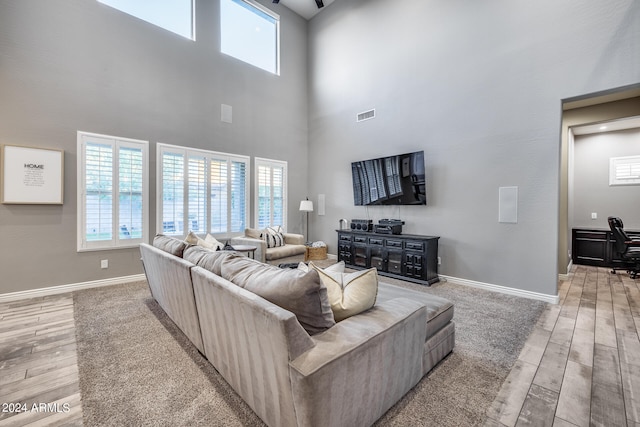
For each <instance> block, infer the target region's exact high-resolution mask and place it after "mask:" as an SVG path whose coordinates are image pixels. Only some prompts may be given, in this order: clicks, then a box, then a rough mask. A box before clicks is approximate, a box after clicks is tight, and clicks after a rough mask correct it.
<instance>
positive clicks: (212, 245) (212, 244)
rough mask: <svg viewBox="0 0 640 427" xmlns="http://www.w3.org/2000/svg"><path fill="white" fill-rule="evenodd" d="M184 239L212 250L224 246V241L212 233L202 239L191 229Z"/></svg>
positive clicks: (191, 243)
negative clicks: (220, 240)
mask: <svg viewBox="0 0 640 427" xmlns="http://www.w3.org/2000/svg"><path fill="white" fill-rule="evenodd" d="M184 241H185V242H186V243H189V244H190V245H196V246H201V247H203V248H206V249H210V250H212V251H215V250H218V248H222V247H223V246H224V244H223V243H221V242H219V241H218V240H217V239H216V238H215V237H213V236H212V235H211V234H207V236H206V237H205V238H204V239H202V238H200V237H199V236H198V235H197V234H196V233H194V232H193V231H190V232H189V234H187V237H185V238H184Z"/></svg>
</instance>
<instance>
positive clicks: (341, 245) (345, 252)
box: [338, 233, 353, 265]
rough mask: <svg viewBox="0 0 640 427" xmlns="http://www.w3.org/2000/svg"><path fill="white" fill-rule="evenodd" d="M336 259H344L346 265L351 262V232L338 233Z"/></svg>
mask: <svg viewBox="0 0 640 427" xmlns="http://www.w3.org/2000/svg"><path fill="white" fill-rule="evenodd" d="M338 261H344V263H345V264H347V265H349V264H353V253H352V251H351V234H346V233H338Z"/></svg>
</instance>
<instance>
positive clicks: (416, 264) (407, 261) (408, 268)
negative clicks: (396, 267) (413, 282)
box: [404, 251, 426, 280]
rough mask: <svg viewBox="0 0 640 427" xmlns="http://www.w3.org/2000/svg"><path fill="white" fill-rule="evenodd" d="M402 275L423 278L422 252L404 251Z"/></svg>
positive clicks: (423, 259)
mask: <svg viewBox="0 0 640 427" xmlns="http://www.w3.org/2000/svg"><path fill="white" fill-rule="evenodd" d="M404 268H405V270H404V275H405V276H407V277H413V278H414V279H420V280H422V279H424V272H425V270H426V269H425V257H424V254H423V253H422V252H408V251H407V252H405V253H404Z"/></svg>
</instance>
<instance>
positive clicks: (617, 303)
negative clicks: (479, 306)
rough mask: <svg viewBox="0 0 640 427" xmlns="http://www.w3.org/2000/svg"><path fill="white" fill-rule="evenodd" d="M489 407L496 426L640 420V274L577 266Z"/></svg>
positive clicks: (488, 425)
mask: <svg viewBox="0 0 640 427" xmlns="http://www.w3.org/2000/svg"><path fill="white" fill-rule="evenodd" d="M572 272H573V274H572V275H571V276H570V279H569V280H566V281H561V282H560V286H559V296H560V304H558V305H550V306H548V307H547V309H546V310H545V312H544V313H543V314H542V315H541V317H540V319H539V320H538V323H537V325H536V326H535V328H534V330H533V332H532V333H531V335H530V336H529V338H528V340H527V342H526V343H525V346H524V348H523V350H522V352H521V353H520V356H519V357H518V360H517V361H516V363H515V365H514V366H513V368H512V369H511V372H510V374H509V376H508V377H507V379H506V381H505V382H504V384H503V385H502V389H501V390H500V392H499V393H498V396H497V397H496V399H495V401H494V402H493V405H492V406H491V407H490V408H489V410H488V411H487V416H488V417H489V418H488V420H487V422H486V423H485V426H486V427H494V426H503V425H505V426H532V425H535V426H558V427H564V426H640V340H639V338H638V331H639V330H640V279H637V280H632V279H630V278H629V275H628V274H626V273H625V272H618V274H611V273H610V270H609V269H606V268H596V267H585V266H577V267H574V268H573V269H572Z"/></svg>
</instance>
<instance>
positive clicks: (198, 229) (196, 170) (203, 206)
mask: <svg viewBox="0 0 640 427" xmlns="http://www.w3.org/2000/svg"><path fill="white" fill-rule="evenodd" d="M187 182H188V186H189V197H188V199H189V209H188V212H189V216H188V226H187V230H186V231H193V232H194V233H206V232H207V229H206V222H207V159H206V158H205V157H204V156H189V166H188V180H187Z"/></svg>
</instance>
